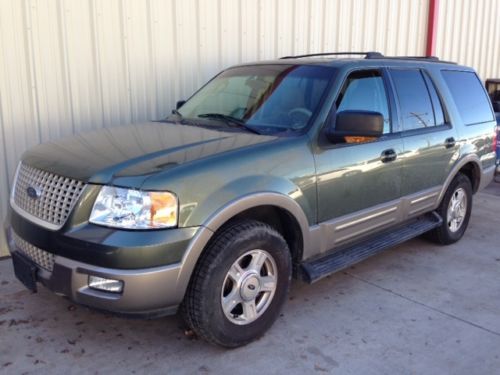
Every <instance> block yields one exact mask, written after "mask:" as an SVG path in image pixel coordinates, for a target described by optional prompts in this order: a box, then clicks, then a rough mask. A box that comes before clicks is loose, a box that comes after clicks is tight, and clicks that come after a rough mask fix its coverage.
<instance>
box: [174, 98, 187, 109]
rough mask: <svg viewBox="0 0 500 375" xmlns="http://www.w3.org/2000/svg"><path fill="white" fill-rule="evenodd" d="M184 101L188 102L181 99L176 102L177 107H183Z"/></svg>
mask: <svg viewBox="0 0 500 375" xmlns="http://www.w3.org/2000/svg"><path fill="white" fill-rule="evenodd" d="M184 103H186V101H185V100H179V101H178V102H177V103H176V104H175V109H179V108H181V107H182V106H183V105H184Z"/></svg>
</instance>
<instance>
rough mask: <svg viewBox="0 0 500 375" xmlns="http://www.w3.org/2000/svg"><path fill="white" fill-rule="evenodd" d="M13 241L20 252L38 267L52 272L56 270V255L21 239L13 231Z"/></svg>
mask: <svg viewBox="0 0 500 375" xmlns="http://www.w3.org/2000/svg"><path fill="white" fill-rule="evenodd" d="M12 239H13V240H14V244H15V245H16V248H17V250H18V251H20V252H21V253H23V254H24V255H25V256H27V257H28V258H29V259H31V260H32V261H33V262H35V263H36V265H37V266H39V267H41V268H43V269H45V270H47V271H49V272H52V271H53V270H54V262H55V255H54V254H52V253H49V252H48V251H45V250H42V249H40V248H38V247H36V246H34V245H32V244H30V243H29V242H27V241H25V240H23V239H22V238H21V237H19V236H18V235H17V234H16V232H14V231H12Z"/></svg>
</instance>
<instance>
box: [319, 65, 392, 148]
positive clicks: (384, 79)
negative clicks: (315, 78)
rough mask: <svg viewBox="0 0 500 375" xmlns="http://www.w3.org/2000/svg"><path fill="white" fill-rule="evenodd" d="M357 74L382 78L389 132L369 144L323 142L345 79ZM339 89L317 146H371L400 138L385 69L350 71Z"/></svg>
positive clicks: (390, 86) (345, 75) (390, 88)
mask: <svg viewBox="0 0 500 375" xmlns="http://www.w3.org/2000/svg"><path fill="white" fill-rule="evenodd" d="M358 72H377V73H379V74H380V77H381V78H382V82H383V84H384V90H385V95H386V98H387V108H388V110H389V126H390V132H389V133H386V134H383V135H382V136H381V137H379V138H377V139H375V140H373V141H371V142H363V143H332V142H330V141H327V140H325V135H324V134H325V131H326V127H327V126H328V123H329V118H330V116H336V114H337V108H336V103H337V100H338V98H339V95H340V94H341V92H342V90H343V88H344V87H345V85H346V82H347V79H348V78H349V77H350V76H351V75H352V74H353V73H358ZM339 87H340V89H339V90H338V92H337V93H336V95H335V97H334V99H333V101H332V105H331V108H330V109H329V112H328V116H327V117H326V120H325V121H324V123H323V125H322V127H321V130H320V138H319V146H320V147H321V148H326V149H331V148H341V147H352V146H361V145H367V144H373V143H376V142H381V141H387V140H391V139H397V138H400V137H401V135H400V131H398V130H399V112H398V108H397V105H396V99H395V97H394V90H393V89H392V84H391V82H390V77H389V73H388V71H387V68H386V67H363V68H355V69H351V70H349V71H347V72H346V73H345V74H344V77H343V78H342V82H341V84H340V86H339Z"/></svg>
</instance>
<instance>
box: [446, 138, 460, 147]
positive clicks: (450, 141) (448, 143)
mask: <svg viewBox="0 0 500 375" xmlns="http://www.w3.org/2000/svg"><path fill="white" fill-rule="evenodd" d="M456 143H457V142H456V141H455V138H453V137H450V138H446V139H445V141H444V147H446V148H452V147H453V146H455V144H456Z"/></svg>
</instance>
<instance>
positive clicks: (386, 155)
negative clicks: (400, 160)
mask: <svg viewBox="0 0 500 375" xmlns="http://www.w3.org/2000/svg"><path fill="white" fill-rule="evenodd" d="M397 157H398V155H397V154H396V151H394V150H393V149H392V148H390V149H388V150H385V151H382V155H380V160H382V163H389V162H391V161H394V160H396V158H397Z"/></svg>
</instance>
